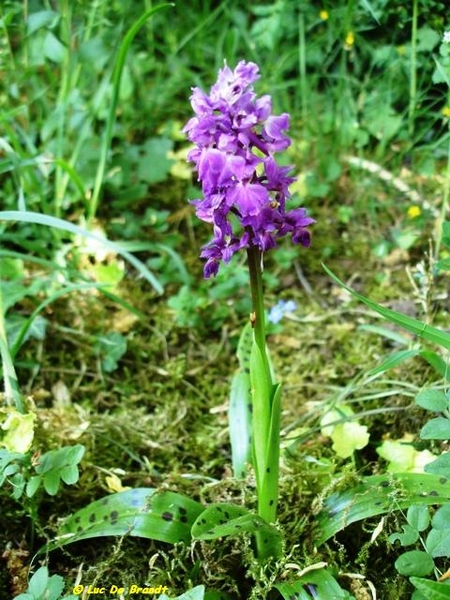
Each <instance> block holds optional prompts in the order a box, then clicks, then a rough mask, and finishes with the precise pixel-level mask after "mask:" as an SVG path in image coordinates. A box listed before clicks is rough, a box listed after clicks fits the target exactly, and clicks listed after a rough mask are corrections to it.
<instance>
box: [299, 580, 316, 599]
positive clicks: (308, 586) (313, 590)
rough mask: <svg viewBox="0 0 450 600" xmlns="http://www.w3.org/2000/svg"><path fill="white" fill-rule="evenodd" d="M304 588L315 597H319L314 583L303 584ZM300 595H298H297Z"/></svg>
mask: <svg viewBox="0 0 450 600" xmlns="http://www.w3.org/2000/svg"><path fill="white" fill-rule="evenodd" d="M303 589H304V590H306V591H307V592H308V593H309V594H311V596H312V597H313V598H317V597H318V596H317V588H316V586H315V585H314V584H313V583H307V584H306V585H304V586H303ZM297 597H298V596H297Z"/></svg>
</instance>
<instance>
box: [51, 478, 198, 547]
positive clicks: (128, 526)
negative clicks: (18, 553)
mask: <svg viewBox="0 0 450 600" xmlns="http://www.w3.org/2000/svg"><path fill="white" fill-rule="evenodd" d="M202 511H203V507H202V505H201V504H199V503H198V502H196V501H195V500H192V499H191V498H188V497H187V496H182V495H181V494H176V493H174V492H158V490H156V489H155V488H135V489H132V490H127V491H125V492H118V493H117V494H111V495H110V496H106V497H105V498H102V499H100V500H95V501H94V502H91V504H89V505H88V506H86V507H85V508H82V509H81V510H79V511H77V512H76V513H74V514H73V515H71V516H70V517H68V518H67V519H66V520H65V522H64V524H63V526H62V528H61V531H60V533H59V535H58V537H56V538H55V539H54V540H52V541H51V542H50V543H49V544H47V545H46V546H45V547H44V548H42V549H41V550H40V551H39V553H42V552H46V551H49V550H54V549H55V548H59V547H61V546H65V545H67V544H71V543H73V542H78V541H80V540H88V539H91V538H97V537H104V536H123V535H130V536H132V537H142V538H147V539H151V540H157V541H160V542H167V543H169V544H176V543H178V542H185V543H189V542H190V541H191V527H192V524H193V523H194V521H195V519H196V518H197V517H198V515H199V514H200V513H201V512H202Z"/></svg>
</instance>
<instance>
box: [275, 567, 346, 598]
mask: <svg viewBox="0 0 450 600" xmlns="http://www.w3.org/2000/svg"><path fill="white" fill-rule="evenodd" d="M274 588H275V589H276V590H278V591H279V592H280V594H281V596H282V597H283V598H284V600H292V599H293V598H295V600H312V599H313V598H323V599H324V600H325V598H327V599H328V598H329V599H330V600H331V598H333V600H339V599H340V598H346V599H347V600H350V599H351V598H353V596H352V595H351V594H350V593H349V592H347V591H346V590H343V589H342V588H341V586H340V585H339V583H338V582H337V581H336V579H335V578H334V577H333V576H332V575H331V573H330V572H329V571H327V570H326V569H318V570H311V571H309V572H308V573H305V575H302V576H301V577H300V578H299V579H298V580H297V581H293V582H290V583H277V584H276V585H275V586H274Z"/></svg>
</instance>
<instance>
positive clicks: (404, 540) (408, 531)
mask: <svg viewBox="0 0 450 600" xmlns="http://www.w3.org/2000/svg"><path fill="white" fill-rule="evenodd" d="M402 529H403V532H400V531H397V532H396V533H392V534H391V535H390V536H389V541H390V542H391V544H394V543H395V542H397V541H398V542H400V544H401V545H402V546H411V545H412V544H415V543H416V542H417V540H418V539H419V537H420V536H419V532H418V531H417V529H416V528H415V527H411V525H409V524H408V523H406V524H404V525H402Z"/></svg>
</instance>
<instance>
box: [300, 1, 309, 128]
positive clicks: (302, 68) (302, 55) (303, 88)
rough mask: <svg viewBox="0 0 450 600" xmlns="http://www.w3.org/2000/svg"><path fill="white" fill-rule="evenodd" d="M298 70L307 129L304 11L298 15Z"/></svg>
mask: <svg viewBox="0 0 450 600" xmlns="http://www.w3.org/2000/svg"><path fill="white" fill-rule="evenodd" d="M298 37H299V40H298V70H299V73H300V113H301V115H302V125H303V127H306V123H307V119H308V81H307V78H306V35H305V15H304V14H303V12H302V11H300V12H299V14H298Z"/></svg>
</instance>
